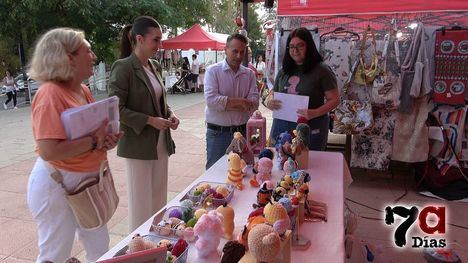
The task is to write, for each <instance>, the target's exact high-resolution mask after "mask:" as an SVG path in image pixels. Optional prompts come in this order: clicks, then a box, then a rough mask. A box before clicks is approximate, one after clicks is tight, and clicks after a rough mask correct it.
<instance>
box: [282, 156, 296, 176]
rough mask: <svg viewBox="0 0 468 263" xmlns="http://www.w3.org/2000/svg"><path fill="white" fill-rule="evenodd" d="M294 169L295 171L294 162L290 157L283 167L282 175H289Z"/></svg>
mask: <svg viewBox="0 0 468 263" xmlns="http://www.w3.org/2000/svg"><path fill="white" fill-rule="evenodd" d="M296 169H297V164H296V162H295V161H294V160H293V159H292V158H291V157H288V160H287V161H286V162H285V163H284V165H283V171H284V174H285V175H290V174H292V173H294V172H295V171H296Z"/></svg>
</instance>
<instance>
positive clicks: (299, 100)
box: [273, 92, 309, 122]
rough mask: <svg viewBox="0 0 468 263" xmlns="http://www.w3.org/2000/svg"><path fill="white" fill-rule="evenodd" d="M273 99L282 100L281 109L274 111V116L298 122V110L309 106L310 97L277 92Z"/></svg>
mask: <svg viewBox="0 0 468 263" xmlns="http://www.w3.org/2000/svg"><path fill="white" fill-rule="evenodd" d="M273 99H275V100H280V101H281V109H279V110H274V111H273V118H274V119H280V120H285V121H292V122H297V118H298V115H297V110H298V109H307V108H309V97H308V96H302V95H294V94H288V93H281V92H275V93H273Z"/></svg>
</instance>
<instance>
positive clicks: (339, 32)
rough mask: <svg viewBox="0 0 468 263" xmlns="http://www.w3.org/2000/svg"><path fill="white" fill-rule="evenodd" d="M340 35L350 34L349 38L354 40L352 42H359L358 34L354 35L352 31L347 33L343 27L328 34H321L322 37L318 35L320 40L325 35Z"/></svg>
mask: <svg viewBox="0 0 468 263" xmlns="http://www.w3.org/2000/svg"><path fill="white" fill-rule="evenodd" d="M341 34H350V35H351V38H355V39H353V40H360V39H361V37H360V36H359V34H358V33H355V32H353V31H349V30H346V29H344V28H343V27H341V26H340V27H337V28H335V30H333V31H330V32H327V33H323V34H322V35H320V39H321V38H322V37H324V36H326V35H335V36H338V35H341Z"/></svg>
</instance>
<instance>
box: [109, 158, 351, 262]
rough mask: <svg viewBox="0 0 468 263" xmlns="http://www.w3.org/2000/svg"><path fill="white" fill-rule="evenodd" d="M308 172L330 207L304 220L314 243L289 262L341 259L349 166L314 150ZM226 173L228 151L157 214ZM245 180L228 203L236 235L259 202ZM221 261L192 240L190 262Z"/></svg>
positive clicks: (313, 189) (314, 192) (316, 194)
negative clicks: (202, 253)
mask: <svg viewBox="0 0 468 263" xmlns="http://www.w3.org/2000/svg"><path fill="white" fill-rule="evenodd" d="M307 172H308V173H309V174H310V176H311V181H310V192H309V198H310V199H313V200H316V201H320V202H324V203H326V205H327V207H328V215H327V222H304V223H302V224H301V226H300V228H299V233H300V234H301V235H303V236H306V237H307V238H309V239H310V240H311V245H310V247H308V248H307V249H306V250H294V247H293V249H292V252H291V259H290V260H291V261H290V262H308V259H310V258H314V259H316V260H317V262H342V261H343V260H344V253H345V252H344V222H343V221H344V215H343V201H344V194H345V191H346V189H347V188H348V186H349V185H350V184H351V182H352V178H351V175H350V172H349V169H348V166H347V165H346V162H345V161H344V158H343V156H342V155H341V154H339V153H327V152H312V151H311V152H310V155H309V167H308V169H307ZM282 175H284V172H283V171H280V170H278V169H274V170H273V178H272V180H274V181H276V180H279V178H280V177H281V176H282ZM226 177H227V155H226V156H225V157H223V158H221V159H220V160H219V161H218V162H217V163H216V164H215V165H213V166H212V167H211V168H210V169H209V170H207V171H206V172H205V173H204V174H203V175H202V176H200V177H199V178H198V179H197V180H195V181H194V182H193V183H192V184H190V185H189V186H188V187H187V188H186V189H184V190H183V191H182V192H181V193H180V194H179V195H177V196H176V197H175V198H174V199H173V200H171V201H170V202H169V203H168V204H167V205H166V206H165V207H164V208H163V209H161V210H160V211H158V213H156V215H158V214H161V213H164V212H165V211H166V209H169V208H170V207H173V206H180V201H181V200H182V199H184V196H186V194H187V193H188V192H189V191H190V190H191V189H192V188H193V187H194V186H197V185H198V184H199V183H200V182H212V183H225V182H226ZM244 184H245V187H244V189H243V190H242V191H239V190H235V192H234V194H233V197H232V199H231V201H230V203H229V204H230V205H231V206H232V207H233V208H234V212H235V218H234V222H235V230H234V237H235V236H236V235H237V234H239V233H240V232H241V231H242V228H243V226H244V224H245V222H246V220H247V217H248V215H249V213H250V212H251V211H252V210H253V209H252V204H254V203H255V202H256V194H257V191H258V188H255V187H251V186H249V185H248V179H247V178H246V179H244ZM152 222H153V218H150V219H148V221H146V222H145V223H144V224H143V225H141V226H140V227H139V228H137V229H136V230H135V231H133V232H132V233H131V234H129V235H128V236H127V237H126V238H125V239H123V240H122V241H121V242H119V243H118V244H117V245H116V246H114V247H113V248H112V249H111V250H109V251H108V252H107V253H106V254H104V255H103V256H102V257H101V258H100V261H101V260H106V259H110V258H112V257H113V256H114V255H115V254H116V253H117V252H118V251H119V250H121V249H122V248H123V247H125V246H126V245H127V244H128V243H129V242H130V240H131V239H132V237H133V236H134V235H135V234H137V233H138V234H141V235H145V234H147V233H149V229H150V227H151V225H152ZM293 238H294V237H293ZM226 242H227V240H226V239H222V240H221V243H220V245H219V247H218V252H219V253H220V254H221V251H222V248H223V246H224V244H225V243H226ZM219 261H220V257H219V256H215V255H212V257H210V258H204V259H201V258H199V257H198V256H197V250H196V248H195V247H194V245H193V243H191V244H190V246H189V252H188V259H187V262H219ZM288 262H289V261H288Z"/></svg>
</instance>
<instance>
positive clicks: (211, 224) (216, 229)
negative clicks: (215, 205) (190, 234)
mask: <svg viewBox="0 0 468 263" xmlns="http://www.w3.org/2000/svg"><path fill="white" fill-rule="evenodd" d="M222 221H223V216H222V215H220V214H219V213H218V212H216V211H215V210H211V211H210V212H208V213H207V214H204V215H202V216H201V217H200V219H198V221H197V223H196V224H195V227H194V228H193V231H194V233H195V236H198V240H197V242H196V243H195V248H196V249H197V251H198V257H200V258H206V257H208V256H209V255H210V254H211V253H213V252H215V251H216V249H217V248H218V245H219V242H220V240H221V237H222V236H223V234H224V232H223V222H222Z"/></svg>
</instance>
